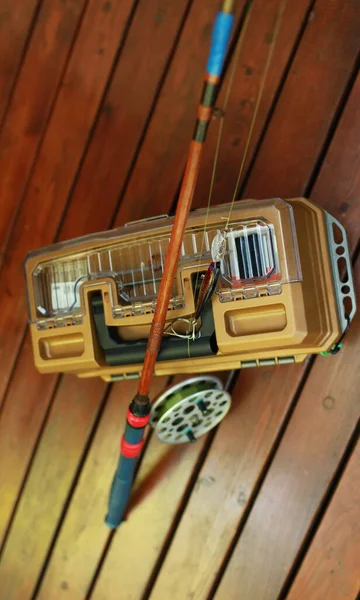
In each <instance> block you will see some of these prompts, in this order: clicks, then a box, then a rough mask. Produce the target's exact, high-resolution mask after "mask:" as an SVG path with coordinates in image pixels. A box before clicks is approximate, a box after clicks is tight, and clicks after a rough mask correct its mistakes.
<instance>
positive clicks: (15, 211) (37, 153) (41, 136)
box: [0, 0, 90, 403]
mask: <svg viewBox="0 0 360 600" xmlns="http://www.w3.org/2000/svg"><path fill="white" fill-rule="evenodd" d="M89 1H90V0H86V2H85V3H84V6H83V9H82V12H81V14H80V15H79V20H78V23H77V25H76V28H75V32H74V37H73V40H72V42H71V45H70V47H69V52H68V55H67V58H66V60H65V62H64V66H63V69H62V72H61V76H60V77H59V83H58V86H57V88H56V92H55V94H54V99H53V101H52V103H51V106H50V109H49V114H48V116H47V119H46V121H45V124H44V127H43V131H42V134H41V135H40V136H39V141H38V145H37V149H36V151H35V153H34V157H33V161H32V165H31V167H30V169H29V173H28V177H27V180H26V183H25V186H24V189H23V191H22V193H21V196H20V199H19V201H18V204H17V206H16V208H15V210H14V215H13V220H12V223H11V225H10V227H9V229H8V231H7V236H6V239H5V241H4V248H3V253H4V256H6V252H7V247H8V243H9V239H10V237H11V233H12V230H13V228H14V225H15V223H16V221H17V218H18V216H19V214H20V210H21V208H22V205H23V203H24V199H25V197H26V193H27V190H28V186H29V182H30V181H31V178H32V176H33V173H34V171H35V168H36V165H37V161H38V158H39V155H40V151H41V148H42V143H43V141H44V137H45V134H46V131H47V128H48V125H49V123H50V120H51V117H52V114H53V111H54V108H55V105H56V101H57V97H58V94H59V91H60V89H61V86H62V81H63V77H64V75H65V73H66V69H67V67H68V64H69V62H70V59H71V56H72V52H73V49H74V46H75V43H76V41H77V38H78V35H79V31H80V27H81V24H82V21H83V18H84V15H85V12H86V10H87V7H88V4H89ZM14 89H15V88H14ZM24 337H25V333H24ZM23 339H24V338H23ZM22 342H23V340H22ZM18 354H19V351H18V352H17V356H18ZM17 356H16V359H15V363H16V362H17ZM15 363H14V364H15ZM13 372H14V368H13V369H12V371H11V375H10V378H9V381H10V379H11V378H12V376H13ZM0 403H1V399H0Z"/></svg>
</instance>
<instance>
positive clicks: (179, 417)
mask: <svg viewBox="0 0 360 600" xmlns="http://www.w3.org/2000/svg"><path fill="white" fill-rule="evenodd" d="M201 382H203V383H205V384H206V383H208V384H209V388H208V389H206V388H205V389H203V390H200V391H198V392H195V393H194V392H193V393H192V394H190V395H189V396H185V397H184V398H182V399H181V400H179V401H178V402H177V403H176V404H175V405H174V406H172V407H170V408H169V409H168V410H167V411H166V412H165V413H164V414H163V415H161V417H160V418H158V414H159V409H160V407H161V406H163V405H165V403H166V401H167V400H168V398H169V397H171V396H172V395H173V394H174V393H178V392H179V391H181V390H182V389H183V388H186V387H188V386H190V385H196V384H198V383H201ZM214 384H215V387H214ZM210 386H211V387H210ZM204 403H205V406H206V412H202V411H201V410H200V406H202V408H203V409H204ZM230 406H231V396H230V394H229V393H228V392H226V391H225V390H224V389H223V384H222V381H221V380H220V379H218V378H217V377H213V376H210V375H206V376H197V377H192V378H190V379H186V380H184V381H182V382H180V383H178V384H175V385H173V386H171V387H170V388H168V389H167V390H165V391H164V392H163V393H162V394H161V395H160V396H159V397H158V399H157V400H156V402H155V403H154V405H153V407H152V410H151V417H150V425H151V426H152V427H153V428H154V430H155V433H156V435H157V437H158V439H159V440H160V441H161V442H164V443H166V444H182V443H186V442H189V441H194V440H191V439H190V438H189V433H188V432H189V430H190V431H191V432H192V434H193V435H194V438H195V439H197V438H198V437H201V436H203V435H205V434H206V433H207V432H208V431H210V430H211V429H213V428H214V427H216V425H218V423H220V422H221V421H222V420H223V418H224V417H225V416H226V414H227V413H228V411H229V409H230Z"/></svg>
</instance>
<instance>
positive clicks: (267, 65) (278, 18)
mask: <svg viewBox="0 0 360 600" xmlns="http://www.w3.org/2000/svg"><path fill="white" fill-rule="evenodd" d="M286 3H287V0H283V2H282V3H281V4H280V8H279V10H278V13H277V15H276V20H275V26H274V31H273V36H272V40H271V46H270V50H269V52H268V56H267V59H266V63H265V68H264V73H263V76H262V79H261V83H260V88H259V92H258V96H257V99H256V104H255V109H254V114H253V116H252V119H251V123H250V129H249V134H248V137H247V140H246V144H245V149H244V154H243V157H242V159H241V164H240V169H239V173H238V177H237V180H236V184H235V189H234V193H233V197H232V200H231V204H230V209H229V214H228V217H227V220H226V225H225V231H226V230H227V229H228V228H229V223H230V219H231V214H232V211H233V208H234V203H235V200H236V198H237V195H238V191H239V186H240V180H241V176H242V173H243V170H244V165H245V161H246V157H247V154H248V150H249V147H250V142H251V138H252V134H253V131H254V126H255V121H256V118H257V114H258V111H259V107H260V103H261V99H262V95H263V92H264V88H265V83H266V79H267V75H268V72H269V68H270V64H271V60H272V57H273V54H274V48H275V44H276V40H277V36H278V33H279V29H280V25H281V21H282V17H283V14H284V10H285V6H286Z"/></svg>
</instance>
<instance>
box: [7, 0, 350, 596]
mask: <svg viewBox="0 0 360 600" xmlns="http://www.w3.org/2000/svg"><path fill="white" fill-rule="evenodd" d="M279 3H280V0H255V2H254V8H253V13H252V15H251V18H250V21H249V26H248V30H247V34H246V37H245V40H244V44H243V48H242V52H241V57H240V61H239V65H238V69H237V73H236V80H235V83H234V86H233V90H232V93H231V96H230V102H229V106H228V109H227V115H226V120H225V127H224V137H223V143H222V147H221V153H220V158H219V171H218V177H217V179H216V181H215V190H214V199H215V200H214V202H216V203H220V202H225V201H229V199H230V198H231V195H232V192H233V189H234V185H235V180H236V177H237V173H238V169H239V164H240V160H241V156H242V153H243V152H244V147H245V141H246V137H247V132H248V130H249V127H250V123H251V119H252V115H253V111H254V105H255V102H256V96H257V92H258V88H259V85H260V83H261V79H262V73H263V69H264V65H265V62H266V59H267V56H268V52H269V47H270V44H271V39H272V33H273V28H274V22H275V16H276V12H277V10H278V7H279ZM244 4H245V2H244V0H238V9H237V15H236V18H237V33H236V35H237V36H238V35H239V31H240V29H241V25H242V23H243V9H244ZM217 7H218V0H111V1H110V2H109V1H105V0H42V1H41V0H0V89H1V92H0V125H1V129H0V188H1V189H0V199H1V200H0V202H1V213H0V214H1V217H0V240H1V250H2V252H1V277H0V282H1V283H0V286H1V296H0V356H1V363H0V364H1V377H0V402H1V404H2V412H1V417H0V504H1V506H0V547H1V560H0V600H31V599H34V600H35V599H36V600H58V599H64V600H70V599H71V600H80V599H85V598H86V599H91V600H115V599H116V600H125V599H130V600H138V599H139V600H140V599H145V598H151V599H154V600H190V599H192V600H205V599H207V598H216V600H232V599H234V600H276V599H278V598H288V599H289V600H340V599H341V600H342V599H347V600H355V598H356V597H357V593H358V590H359V587H360V564H359V563H360V561H359V547H360V525H359V523H360V518H359V516H360V515H359V505H360V489H359V477H360V446H359V443H358V442H357V434H358V431H357V429H356V428H357V423H358V418H359V412H360V411H359V409H360V405H359V400H360V391H359V390H360V320H359V317H357V318H356V319H355V322H354V323H353V325H352V327H351V331H350V333H349V334H348V336H347V338H346V343H345V345H344V348H343V349H342V351H341V352H340V353H339V354H338V355H337V356H333V357H327V358H324V357H318V358H315V359H312V360H309V361H308V362H306V364H303V365H288V366H282V367H278V368H261V369H258V370H251V371H250V370H246V371H244V372H242V373H240V375H239V376H238V378H237V381H236V383H235V387H234V392H233V400H234V401H233V409H232V412H231V413H230V415H229V416H228V417H227V419H226V420H225V421H224V422H223V423H222V424H221V426H220V427H219V428H218V430H217V431H216V432H213V433H211V434H210V435H208V437H206V438H203V439H201V440H199V441H198V442H197V443H196V444H193V445H188V446H186V447H185V446H184V447H180V448H178V447H170V448H169V447H167V446H165V445H161V444H160V443H158V442H157V441H156V440H155V439H154V436H151V435H150V436H149V437H148V443H147V446H146V451H145V455H144V457H143V461H142V463H141V467H140V471H139V474H138V479H137V486H136V491H135V494H134V497H133V501H132V509H131V513H130V518H129V520H128V521H127V522H126V524H124V525H123V526H122V527H121V528H120V530H119V531H118V532H116V533H115V534H114V535H113V534H111V533H109V530H108V529H107V528H106V527H105V525H104V524H103V517H104V514H105V511H106V501H107V495H108V489H109V484H110V481H111V478H112V474H113V469H114V465H115V462H116V458H117V455H118V443H119V442H118V440H119V437H120V433H121V430H122V427H123V423H124V417H125V411H126V408H127V403H128V401H129V399H130V398H131V396H132V395H133V393H134V389H135V384H134V383H133V382H124V383H117V384H116V385H113V386H108V385H106V384H104V383H103V382H102V381H100V380H99V381H97V380H93V381H92V380H88V381H87V380H82V381H81V380H78V379H76V378H74V377H72V376H61V377H58V376H55V375H54V376H42V375H39V374H38V373H37V372H36V371H35V369H34V367H33V359H32V351H31V344H30V338H29V335H28V331H27V326H26V322H27V314H26V298H25V289H24V280H23V272H22V263H23V260H24V257H25V255H26V253H27V252H28V251H29V250H31V249H35V248H37V247H39V246H43V245H46V244H49V243H51V242H53V241H55V240H64V239H67V238H71V237H76V236H79V235H84V234H86V233H91V232H94V231H98V230H101V229H107V228H109V227H112V226H117V225H120V224H123V223H124V222H126V221H129V220H134V219H139V218H143V217H147V216H152V215H156V214H161V213H166V212H168V211H170V210H172V209H173V207H174V203H175V201H176V197H177V193H178V189H179V182H180V179H181V176H182V172H183V169H184V162H185V157H186V151H187V146H188V142H189V139H190V137H191V133H192V129H193V123H194V117H195V113H196V106H197V102H198V99H199V95H200V91H201V87H202V76H203V71H204V65H205V61H206V54H207V51H208V47H209V35H210V31H211V23H212V21H213V18H214V14H215V12H216V9H217ZM359 31H360V3H359V0H296V2H295V0H293V1H291V0H289V1H288V2H287V6H286V8H285V13H284V16H283V19H282V23H281V29H280V33H279V36H278V39H277V42H276V46H275V49H274V55H273V60H272V62H271V66H270V71H269V75H268V78H267V80H266V84H265V88H264V93H263V96H262V101H261V104H260V108H259V112H258V118H257V120H256V123H255V127H254V132H253V137H252V140H251V144H250V148H249V153H248V156H247V160H246V165H245V170H244V174H243V177H242V181H241V188H240V193H241V197H242V198H249V197H251V198H264V197H272V196H281V197H291V196H300V195H306V196H308V197H310V198H311V199H313V200H314V201H316V202H318V203H319V204H320V205H321V206H323V207H325V208H327V209H328V210H329V211H330V212H331V213H332V214H333V215H334V216H335V217H337V218H339V219H340V221H341V222H342V223H343V224H344V226H345V227H346V229H347V231H348V235H349V241H350V246H351V252H352V256H353V261H354V270H355V277H356V282H357V286H358V289H359V290H360V258H359V256H358V255H359V252H358V249H359V236H360V201H359V199H360V77H359V75H358V67H359V54H358V53H359ZM235 37H236V36H235ZM228 76H229V75H228V72H227V75H226V76H225V81H224V83H226V80H227V78H228ZM223 98H224V92H223V91H222V92H221V94H220V98H219V101H218V104H219V106H221V105H222V102H223ZM217 127H218V125H217V123H216V121H214V122H213V124H212V126H211V131H210V135H209V139H208V143H207V146H206V150H205V156H204V160H203V163H202V172H201V177H200V181H199V186H198V189H197V193H196V196H195V199H194V206H204V205H205V204H206V201H207V194H208V188H209V181H210V173H211V168H212V160H213V155H214V150H215V142H216V133H217ZM359 293H360V292H359ZM165 383H166V380H165V379H158V380H156V381H155V383H154V386H153V391H154V392H156V391H159V390H160V389H161V388H162V387H163V386H164V384H165Z"/></svg>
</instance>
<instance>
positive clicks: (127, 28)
mask: <svg viewBox="0 0 360 600" xmlns="http://www.w3.org/2000/svg"><path fill="white" fill-rule="evenodd" d="M138 5H139V0H134V2H133V5H132V8H131V11H130V14H129V16H128V19H127V22H126V25H125V27H124V33H123V35H122V39H121V40H120V44H119V47H118V49H117V52H116V54H115V58H114V61H113V64H112V67H111V69H110V73H109V77H108V80H107V82H106V84H105V86H104V90H103V93H102V96H101V100H100V102H99V106H98V110H97V112H96V115H95V117H94V120H93V123H92V125H91V127H90V130H89V133H88V138H87V140H86V142H85V144H84V150H83V153H82V156H81V158H80V160H79V164H78V167H77V169H76V173H75V176H74V179H73V183H72V185H71V188H70V191H69V194H68V197H67V199H66V203H65V206H64V208H63V212H62V215H61V218H60V220H59V224H58V227H57V230H56V234H55V238H54V242H56V241H57V239H58V237H59V234H60V231H61V228H62V226H63V224H64V220H65V218H66V215H67V212H68V208H69V205H70V202H71V198H72V196H73V193H74V190H75V187H76V184H77V182H78V179H79V176H80V173H81V169H82V166H83V164H84V160H85V158H86V155H87V152H88V149H89V146H90V144H91V140H92V138H93V135H94V132H95V129H96V125H97V123H98V120H99V117H100V115H101V113H102V109H103V105H104V100H105V98H106V95H107V93H108V91H109V88H110V86H111V83H112V79H113V76H114V73H115V71H116V67H117V64H118V62H119V59H120V57H121V54H122V51H123V49H124V46H125V44H126V41H127V38H128V35H129V31H130V28H131V25H132V22H133V20H134V16H135V13H136V10H137V7H138Z"/></svg>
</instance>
